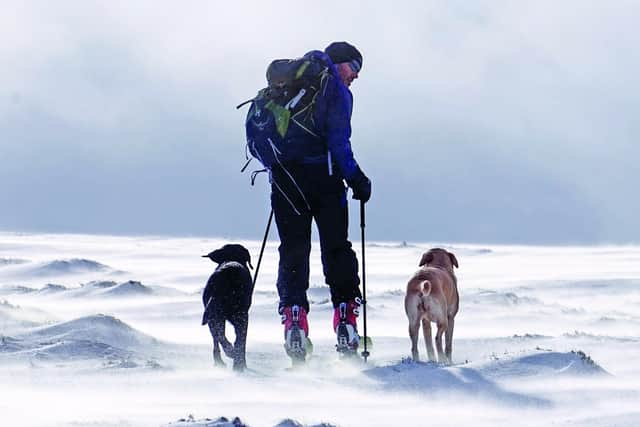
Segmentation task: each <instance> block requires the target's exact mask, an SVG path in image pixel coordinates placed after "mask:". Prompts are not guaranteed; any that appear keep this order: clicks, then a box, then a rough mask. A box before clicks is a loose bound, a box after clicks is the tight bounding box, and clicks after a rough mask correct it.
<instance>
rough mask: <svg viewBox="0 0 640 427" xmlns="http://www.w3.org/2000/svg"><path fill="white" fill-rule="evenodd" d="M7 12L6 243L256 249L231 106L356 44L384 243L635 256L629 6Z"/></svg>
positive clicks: (359, 128) (3, 50)
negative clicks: (16, 232)
mask: <svg viewBox="0 0 640 427" xmlns="http://www.w3.org/2000/svg"><path fill="white" fill-rule="evenodd" d="M5 9H6V12H7V13H5V14H3V16H2V17H0V27H1V28H2V32H3V35H2V37H0V60H1V61H2V62H3V63H5V64H11V66H10V67H3V69H2V70H0V135H2V136H1V137H0V179H1V180H2V182H4V183H9V185H7V186H6V187H5V189H4V190H3V191H2V192H0V203H1V204H2V206H3V209H2V213H0V228H5V229H6V228H8V229H45V230H58V229H64V230H65V231H74V230H77V231H108V232H136V231H138V232H152V233H207V234H225V233H227V234H231V235H233V234H238V235H242V236H247V237H251V236H258V235H260V234H261V231H262V230H261V229H262V227H263V226H264V224H263V222H264V220H263V218H262V217H260V218H256V217H255V212H257V211H263V210H268V206H267V204H268V190H267V189H266V188H265V187H266V185H262V184H259V188H255V189H250V188H249V185H248V177H246V176H243V175H240V174H239V173H238V169H239V165H241V164H242V163H243V160H244V157H243V153H244V152H243V145H244V142H243V139H244V131H243V128H242V123H243V119H244V114H245V112H244V111H237V110H235V105H237V104H238V103H240V102H241V101H244V100H245V99H248V98H250V97H252V96H253V95H254V94H255V92H256V91H257V90H258V89H259V88H260V87H261V86H262V85H264V71H265V67H266V65H267V64H268V62H269V61H270V60H271V59H274V58H277V57H292V56H296V55H300V54H302V53H304V52H305V51H307V50H309V49H313V48H322V47H323V46H325V45H326V44H328V43H329V42H330V41H332V40H349V41H351V42H353V43H355V44H356V45H357V46H358V47H359V48H360V50H361V51H362V52H363V53H364V68H363V72H362V73H361V76H360V78H359V79H358V81H357V82H356V83H355V84H354V86H353V92H354V96H355V107H354V117H353V128H354V134H353V135H354V136H353V146H354V151H355V153H356V156H357V158H358V160H359V161H360V163H361V165H362V166H363V168H364V169H365V171H367V172H368V173H369V174H370V175H371V177H372V179H373V181H374V197H373V199H372V202H371V208H370V209H369V212H370V214H371V215H372V216H373V218H377V220H378V223H379V224H385V225H384V226H380V227H379V228H378V229H377V230H376V229H375V228H373V229H372V230H371V233H372V235H373V236H376V237H378V238H388V239H412V238H415V239H416V240H425V239H429V238H431V237H432V236H436V237H437V238H438V239H442V240H451V239H455V240H466V241H518V242H527V241H529V242H534V241H535V242H554V243H561V242H604V241H618V242H627V241H632V240H633V241H640V231H638V230H640V227H638V225H639V224H638V219H637V215H635V214H634V212H638V211H639V209H640V202H638V201H636V200H635V199H636V198H634V197H633V196H632V195H633V192H634V188H633V183H634V182H637V181H638V179H639V178H640V176H639V175H640V172H636V170H637V169H638V168H636V167H635V164H634V159H635V158H637V157H638V155H639V154H640V148H638V146H637V143H636V140H637V136H638V134H639V129H638V126H639V125H638V124H637V120H635V117H636V116H637V114H638V110H639V107H640V105H639V102H640V101H638V100H639V99H640V96H639V95H640V93H638V92H639V91H640V89H639V88H640V86H639V85H638V84H637V75H639V74H640V73H639V71H640V70H639V68H640V59H639V58H638V57H637V55H634V54H633V52H635V44H636V43H635V39H636V33H637V31H636V30H635V27H636V24H635V22H637V17H638V16H639V13H638V12H639V11H640V7H638V6H637V5H636V4H634V2H631V1H625V0H622V1H619V2H615V3H613V4H611V3H606V4H605V3H602V2H596V1H587V2H578V1H568V2H562V3H557V2H550V1H541V2H535V3H527V4H523V3H514V2H507V1H497V2H496V1H480V2H473V3H469V2H464V1H452V2H446V3H442V2H434V1H427V2H417V1H416V2H405V3H401V4H388V3H385V2H373V3H372V2H366V3H365V2H349V3H344V2H337V1H330V2H323V3H322V4H320V3H309V4H305V6H304V7H301V6H300V4H299V3H298V2H292V1H283V2H280V3H279V6H278V7H275V6H273V5H272V4H270V3H267V2H257V1H255V2H252V1H241V2H236V3H230V2H224V3H222V2H205V1H194V2H189V3H188V4H180V5H178V4H175V5H174V4H162V5H159V4H158V3H157V2H152V1H141V2H136V3H135V5H132V4H125V3H122V4H112V3H105V2H99V1H93V2H92V1H88V2H65V3H64V4H61V5H49V4H45V3H41V2H35V1H32V2H29V1H28V2H15V1H14V2H11V7H8V8H5ZM231 200H233V201H231ZM45 205H46V213H45V211H44V210H43V206H45ZM405 205H406V209H405V208H404V206H405ZM435 206H438V210H435ZM425 212H429V214H428V215H427V214H425ZM425 215H427V218H429V215H431V217H432V218H437V220H438V224H439V225H438V227H437V231H434V230H433V229H426V228H425V227H424V226H423V225H422V224H423V223H424V222H425ZM399 217H402V218H403V220H402V221H399V220H398V218H399ZM412 236H415V237H412Z"/></svg>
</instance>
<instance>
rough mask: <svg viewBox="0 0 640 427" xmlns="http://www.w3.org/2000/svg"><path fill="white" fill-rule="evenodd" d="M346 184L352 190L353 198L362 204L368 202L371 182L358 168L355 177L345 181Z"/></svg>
mask: <svg viewBox="0 0 640 427" xmlns="http://www.w3.org/2000/svg"><path fill="white" fill-rule="evenodd" d="M347 184H349V187H351V190H353V198H354V199H356V200H361V201H363V202H364V203H367V202H368V201H369V198H370V197H371V181H370V180H369V178H367V176H366V175H365V174H364V172H362V170H360V168H358V170H357V171H356V173H355V175H354V176H353V177H352V178H351V179H348V180H347Z"/></svg>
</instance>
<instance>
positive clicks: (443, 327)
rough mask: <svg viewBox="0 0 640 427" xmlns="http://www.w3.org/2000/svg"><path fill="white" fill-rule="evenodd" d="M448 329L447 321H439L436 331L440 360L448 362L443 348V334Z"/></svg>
mask: <svg viewBox="0 0 640 427" xmlns="http://www.w3.org/2000/svg"><path fill="white" fill-rule="evenodd" d="M446 330H447V323H446V322H438V331H437V332H436V350H438V362H440V363H447V360H446V359H447V356H446V355H445V354H444V351H443V350H442V334H444V331H446Z"/></svg>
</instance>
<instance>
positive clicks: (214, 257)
mask: <svg viewBox="0 0 640 427" xmlns="http://www.w3.org/2000/svg"><path fill="white" fill-rule="evenodd" d="M202 256H203V257H205V258H209V259H211V261H213V262H215V263H217V264H218V267H217V268H216V270H215V271H214V272H213V274H212V275H211V277H209V280H208V281H207V285H206V286H205V288H204V292H203V294H202V302H203V304H204V315H203V316H202V324H203V325H206V324H208V325H209V330H210V332H211V336H212V337H213V360H214V363H215V365H216V366H224V362H223V361H222V358H221V357H220V348H219V345H221V346H222V350H223V351H224V353H225V355H226V356H227V357H230V358H232V359H233V369H234V370H237V371H242V370H244V368H245V367H246V366H247V362H246V357H245V356H246V344H247V327H248V325H249V307H251V297H252V295H253V281H252V278H251V273H250V272H249V268H248V267H251V268H252V269H253V266H252V265H251V255H250V254H249V251H248V250H247V249H246V248H245V247H244V246H242V245H237V244H229V245H224V246H223V247H221V248H220V249H217V250H215V251H213V252H211V253H209V254H208V255H202ZM247 265H248V267H247ZM226 322H229V323H231V325H233V327H234V329H235V335H236V340H235V342H234V343H233V344H231V342H229V340H228V339H227V337H226V336H225V332H224V330H225V323H226Z"/></svg>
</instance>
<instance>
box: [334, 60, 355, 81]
mask: <svg viewBox="0 0 640 427" xmlns="http://www.w3.org/2000/svg"><path fill="white" fill-rule="evenodd" d="M336 68H337V70H338V75H339V76H340V78H341V79H342V82H343V83H344V85H345V86H347V87H349V86H350V85H351V82H353V81H354V80H355V79H357V78H358V71H355V70H354V66H353V65H351V63H350V62H341V63H339V64H336Z"/></svg>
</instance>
